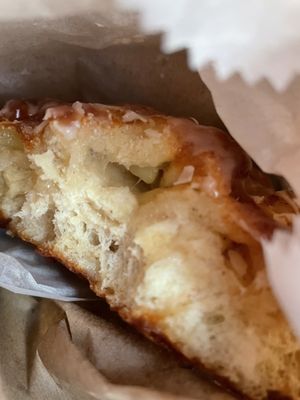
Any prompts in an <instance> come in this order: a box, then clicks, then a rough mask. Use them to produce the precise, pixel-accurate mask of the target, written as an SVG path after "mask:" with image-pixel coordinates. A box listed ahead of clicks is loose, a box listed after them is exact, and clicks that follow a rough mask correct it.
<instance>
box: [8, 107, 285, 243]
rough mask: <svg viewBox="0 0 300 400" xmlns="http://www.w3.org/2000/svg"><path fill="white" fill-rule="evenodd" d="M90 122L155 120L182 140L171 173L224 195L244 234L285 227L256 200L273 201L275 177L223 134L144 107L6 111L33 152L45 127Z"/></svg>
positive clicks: (256, 235) (261, 233) (266, 233)
mask: <svg viewBox="0 0 300 400" xmlns="http://www.w3.org/2000/svg"><path fill="white" fill-rule="evenodd" d="M130 112H131V113H132V115H130ZM128 113H129V114H128ZM126 116H127V117H128V116H129V117H128V118H126ZM89 118H93V119H97V120H98V121H100V122H102V123H107V124H110V125H111V126H114V127H116V126H118V125H124V124H140V125H143V124H145V122H146V120H147V119H151V120H153V121H155V125H157V126H161V128H162V130H167V131H168V132H170V133H171V135H172V136H173V137H175V138H176V143H177V145H176V146H177V149H176V156H175V158H174V159H173V161H172V162H171V168H174V169H177V170H179V171H180V170H182V169H183V168H184V167H186V166H192V167H193V176H192V181H193V182H195V183H196V184H198V185H199V187H200V188H201V190H204V191H206V192H208V194H209V195H211V196H212V197H220V196H221V197H222V201H225V202H226V204H224V207H227V208H228V213H229V214H231V215H236V217H235V218H234V219H235V220H236V221H241V222H242V224H243V226H242V229H244V230H246V231H247V232H248V233H249V234H250V235H251V236H252V237H253V238H255V239H257V238H260V237H266V238H270V237H271V235H272V232H273V231H274V229H275V228H278V227H280V225H279V224H278V222H275V221H274V220H273V219H272V218H270V216H269V215H268V213H266V212H265V210H264V209H263V207H260V206H258V205H257V204H256V203H255V202H254V201H253V196H255V195H257V194H259V195H263V196H270V195H272V194H273V193H274V189H273V188H272V184H271V182H270V180H269V178H268V177H267V176H266V175H265V174H263V173H262V172H261V171H260V170H259V169H258V168H257V167H256V166H255V165H254V164H253V162H252V161H251V159H250V158H249V157H248V156H247V154H246V153H245V152H244V151H243V150H242V149H241V148H240V146H239V145H238V144H237V143H236V142H235V141H234V140H233V139H232V138H231V137H230V136H229V135H228V134H226V133H225V132H223V131H221V130H220V129H217V128H214V127H206V126H201V125H198V124H197V123H195V122H194V121H191V120H187V119H180V118H173V117H168V116H164V115H160V114H159V113H157V112H155V111H154V110H152V109H150V108H147V107H141V106H127V105H126V106H104V105H101V104H83V103H79V102H76V103H74V104H63V103H60V102H57V101H54V100H44V101H37V102H27V101H19V100H11V101H9V102H7V104H6V105H5V106H4V107H3V108H2V110H0V123H1V124H7V125H11V124H13V126H14V127H15V128H17V130H18V132H19V134H20V137H21V139H22V141H23V142H24V145H25V146H26V147H27V148H28V149H31V148H32V147H35V146H39V145H40V143H41V142H42V141H43V129H44V126H45V124H47V123H49V122H51V121H54V120H55V121H58V122H59V124H62V126H63V125H69V124H71V123H73V122H74V121H80V123H81V124H85V123H86V122H88V120H89ZM207 177H209V178H210V179H213V182H214V184H213V188H212V187H211V186H212V185H210V184H207V182H206V181H207Z"/></svg>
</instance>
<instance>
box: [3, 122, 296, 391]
mask: <svg viewBox="0 0 300 400" xmlns="http://www.w3.org/2000/svg"><path fill="white" fill-rule="evenodd" d="M99 129H100V128H98V131H97V132H96V133H95V134H90V133H89V134H87V131H86V130H87V128H82V129H81V131H79V132H77V135H76V137H75V138H74V137H73V136H71V137H69V136H68V135H66V134H65V132H64V131H63V129H62V128H61V127H60V126H58V125H57V124H56V125H55V123H52V124H50V125H49V126H48V127H47V128H46V131H45V133H44V143H43V145H42V146H38V147H34V148H33V149H31V148H30V146H25V148H24V145H23V143H22V141H21V140H20V138H19V134H18V132H17V131H16V130H14V129H13V128H12V127H9V128H8V127H4V128H3V127H2V128H1V130H0V209H1V210H2V213H3V216H4V217H5V218H7V219H9V220H10V221H11V222H10V229H11V230H12V231H15V232H16V233H17V234H19V235H20V236H21V237H23V238H24V239H25V240H28V241H30V242H32V243H34V244H36V245H37V246H39V247H40V248H41V249H42V251H44V252H45V253H48V254H50V255H53V256H55V257H56V258H58V259H60V260H61V261H63V262H64V263H66V264H67V265H68V266H69V267H70V268H73V269H74V270H76V272H80V273H82V274H83V275H84V276H86V277H87V278H88V279H89V281H90V283H91V286H92V288H93V289H94V290H95V291H96V292H97V293H98V294H99V295H103V296H105V297H106V298H107V299H108V301H109V303H110V304H111V305H112V306H113V307H114V308H116V309H119V310H120V312H121V314H122V315H123V316H124V317H125V318H126V319H128V320H130V321H133V322H136V321H142V324H143V325H144V326H146V327H147V329H148V330H149V332H150V334H151V329H153V330H155V332H157V333H158V334H160V335H162V336H163V337H165V338H167V340H168V341H169V342H170V343H172V344H173V346H175V347H176V348H177V349H178V350H180V351H181V352H182V353H183V354H184V355H185V356H186V357H188V358H190V359H193V360H196V362H197V361H199V362H200V361H201V363H202V364H203V365H204V366H205V367H206V368H207V369H209V370H211V371H213V372H214V373H215V374H216V375H220V376H222V377H226V378H228V379H229V380H230V381H231V382H233V383H234V384H235V385H236V386H237V387H238V388H240V389H241V390H242V391H243V392H244V393H246V394H247V395H249V396H250V397H252V398H258V399H260V398H264V397H266V396H267V395H268V392H270V391H272V390H275V391H278V390H282V391H283V392H287V391H288V392H289V393H293V395H294V396H295V398H296V397H297V398H298V397H299V396H300V379H299V371H300V370H299V360H300V353H299V346H298V344H297V343H296V341H295V339H294V337H293V335H292V334H291V332H290V330H289V328H288V326H287V324H286V322H285V320H284V318H283V317H282V315H281V313H280V311H279V309H278V306H277V304H276V302H275V300H274V298H273V296H272V294H271V291H270V289H269V287H268V284H267V279H266V276H265V271H264V269H263V263H262V256H261V252H260V247H259V245H258V244H255V243H254V242H253V243H252V242H251V243H250V244H249V243H248V242H247V240H245V237H244V236H243V233H242V232H240V231H237V232H236V233H234V232H232V231H230V229H229V226H228V224H227V222H226V219H225V218H224V210H223V207H222V199H212V198H211V197H209V196H208V195H207V194H205V193H203V192H201V191H199V190H198V189H197V188H193V187H192V185H183V186H172V185H170V186H169V187H161V184H160V183H161V179H162V177H163V175H164V173H165V169H166V168H167V166H168V163H170V162H171V160H172V156H173V154H172V151H171V150H170V147H165V148H164V146H163V145H162V144H157V135H156V136H155V135H152V137H144V136H142V134H141V133H140V132H134V135H133V132H132V130H134V129H136V130H137V129H139V128H134V127H131V128H128V127H126V128H121V127H119V128H118V131H116V132H114V131H112V130H108V129H105V128H103V129H102V130H101V129H100V132H99ZM158 134H160V132H158ZM139 135H140V136H139ZM133 136H135V137H137V136H139V137H140V139H139V140H133V139H131V138H132V137H133ZM125 150H126V151H125ZM249 246H250V247H251V248H250V247H249ZM249 252H252V253H251V254H250V255H249Z"/></svg>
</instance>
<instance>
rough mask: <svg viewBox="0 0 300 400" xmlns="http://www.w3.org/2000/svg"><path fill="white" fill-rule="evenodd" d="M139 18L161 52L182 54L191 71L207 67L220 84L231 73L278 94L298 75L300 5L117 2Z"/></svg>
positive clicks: (280, 1)
mask: <svg viewBox="0 0 300 400" xmlns="http://www.w3.org/2000/svg"><path fill="white" fill-rule="evenodd" d="M118 1H119V3H120V4H121V5H122V6H123V7H124V8H125V9H131V10H135V11H137V10H138V11H139V12H140V20H141V26H142V27H143V29H144V30H145V31H146V32H148V33H154V32H155V33H157V32H163V33H164V35H163V42H162V48H163V50H164V51H166V52H173V51H177V50H179V49H183V48H186V49H188V51H189V61H190V66H191V67H192V68H194V69H201V68H203V67H206V66H207V65H208V64H212V65H213V66H214V68H215V70H216V72H217V75H218V77H219V78H220V79H221V80H223V79H227V78H229V77H230V76H231V75H233V74H234V73H239V74H241V75H242V77H243V78H244V80H245V81H247V82H248V83H250V84H253V83H255V82H257V81H259V80H260V79H262V78H267V79H268V80H269V81H270V82H271V83H272V85H273V86H274V87H275V88H276V89H278V90H283V89H285V88H286V87H287V85H288V84H289V83H291V81H292V79H293V78H294V76H295V74H296V73H299V72H300V56H299V54H300V53H299V50H300V31H299V19H300V4H299V2H298V1H293V0H264V1H261V0H252V1H240V0H214V1H212V0H177V1H176V7H175V6H174V1H173V0H163V1H162V0H118Z"/></svg>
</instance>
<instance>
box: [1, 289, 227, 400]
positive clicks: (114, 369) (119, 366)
mask: <svg viewBox="0 0 300 400" xmlns="http://www.w3.org/2000/svg"><path fill="white" fill-rule="evenodd" d="M0 304H1V307H0V318H1V324H0V340H1V346H0V360H1V361H0V377H1V380H0V398H1V400H2V399H3V400H4V399H7V400H8V399H9V400H40V399H41V398H42V399H51V400H54V399H55V400H56V399H59V400H60V399H62V400H93V399H98V400H136V399H137V398H142V399H145V400H176V399H178V400H184V399H188V398H189V399H191V398H192V399H201V400H202V399H203V400H207V399H209V400H230V399H231V396H229V395H228V394H225V393H222V392H221V390H220V389H217V388H216V387H214V386H212V385H211V384H209V383H207V382H205V381H203V380H202V379H201V376H199V374H198V373H197V372H196V371H193V370H192V369H190V368H188V367H187V366H185V365H184V364H182V363H178V360H177V358H176V357H174V355H173V354H171V353H169V352H168V351H167V350H164V349H162V348H160V347H158V346H156V345H154V344H153V343H151V342H150V341H148V340H147V339H145V338H144V337H142V336H141V335H139V334H138V333H136V332H135V331H134V330H131V329H130V328H129V327H128V326H127V325H126V324H125V323H123V322H122V321H121V320H119V318H118V317H117V316H116V315H115V314H113V313H112V312H110V311H109V310H108V307H107V306H106V304H105V303H103V302H101V301H98V302H92V303H80V304H85V308H82V307H80V306H79V305H77V304H75V303H66V302H64V303H61V302H53V301H50V300H45V299H44V300H40V301H37V300H35V299H34V298H32V297H30V296H22V295H16V294H13V293H10V292H8V291H6V290H4V289H0ZM3 343H6V345H5V346H3Z"/></svg>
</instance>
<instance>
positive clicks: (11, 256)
mask: <svg viewBox="0 0 300 400" xmlns="http://www.w3.org/2000/svg"><path fill="white" fill-rule="evenodd" d="M0 287H3V288H5V289H8V290H10V291H12V292H14V293H20V294H26V295H31V296H36V297H47V298H49V299H57V300H61V301H81V300H91V299H95V298H96V296H95V295H94V294H93V292H92V291H91V290H90V289H89V287H88V285H87V283H86V281H85V280H83V279H80V278H78V277H77V276H76V275H74V274H73V273H71V272H69V271H67V270H66V268H65V267H63V266H62V265H60V264H59V263H57V262H55V261H54V260H49V259H47V258H45V257H42V256H40V255H39V254H38V253H37V252H35V251H34V249H33V247H32V246H29V245H26V244H24V243H22V242H21V241H20V240H18V239H16V238H14V239H12V238H10V237H8V236H7V235H6V234H5V232H4V231H3V230H0Z"/></svg>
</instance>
